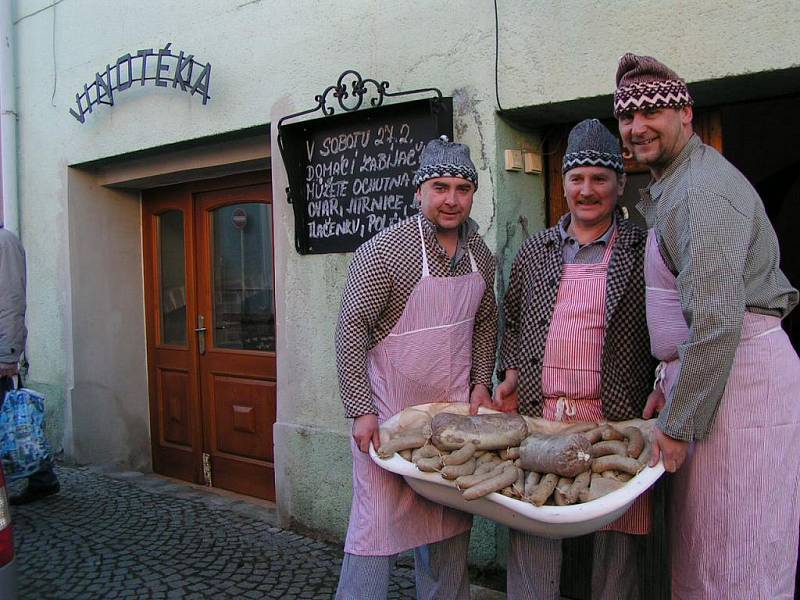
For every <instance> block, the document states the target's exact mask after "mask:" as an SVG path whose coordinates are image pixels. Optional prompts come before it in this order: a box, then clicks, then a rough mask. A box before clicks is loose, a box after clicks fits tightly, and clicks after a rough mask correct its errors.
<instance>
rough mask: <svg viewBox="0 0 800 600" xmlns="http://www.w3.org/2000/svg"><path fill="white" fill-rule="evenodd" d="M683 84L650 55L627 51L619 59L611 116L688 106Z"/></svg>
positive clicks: (688, 99) (688, 96)
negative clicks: (649, 109) (644, 110)
mask: <svg viewBox="0 0 800 600" xmlns="http://www.w3.org/2000/svg"><path fill="white" fill-rule="evenodd" d="M692 104H694V100H692V97H691V96H690V95H689V90H688V88H687V87H686V82H684V81H683V79H681V78H680V77H678V74H677V73H675V71H673V70H672V69H670V68H669V67H668V66H666V65H665V64H663V63H661V62H659V61H657V60H656V59H655V58H653V57H652V56H639V55H637V54H631V53H630V52H628V53H627V54H625V55H624V56H622V58H620V59H619V66H618V67H617V90H616V91H615V92H614V116H619V114H620V113H624V112H630V111H635V110H642V109H644V108H651V107H654V108H680V107H681V106H691V105H692Z"/></svg>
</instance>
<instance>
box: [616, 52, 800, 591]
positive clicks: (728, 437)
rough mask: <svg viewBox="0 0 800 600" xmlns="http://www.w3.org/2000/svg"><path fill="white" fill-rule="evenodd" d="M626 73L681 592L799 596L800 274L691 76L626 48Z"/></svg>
mask: <svg viewBox="0 0 800 600" xmlns="http://www.w3.org/2000/svg"><path fill="white" fill-rule="evenodd" d="M616 83H617V89H616V92H615V94H614V114H615V115H616V116H617V119H618V121H619V130H620V133H621V135H622V141H623V143H624V144H625V145H626V146H627V147H628V148H629V149H630V150H631V152H632V153H633V156H634V158H635V159H636V160H637V161H638V162H640V163H643V164H645V165H647V166H648V167H649V168H650V173H651V175H652V179H651V181H650V184H649V185H648V186H647V187H646V188H645V189H643V190H641V196H642V200H641V202H640V203H639V205H638V206H637V208H639V210H640V211H641V212H642V214H644V216H645V218H646V219H647V222H648V224H649V225H650V226H651V227H652V229H651V230H650V233H649V235H648V241H647V251H646V258H645V280H646V282H647V319H648V326H649V329H650V337H651V341H652V350H653V354H654V355H655V356H656V358H658V359H659V360H660V361H661V364H660V366H659V370H658V373H659V380H658V383H657V387H656V391H655V392H653V394H651V396H650V398H649V399H648V402H647V406H646V407H645V411H644V416H645V417H646V418H649V417H650V416H652V415H653V414H655V413H656V412H658V427H657V430H656V435H657V440H656V441H657V446H658V449H660V456H661V459H662V460H663V461H664V466H665V467H666V469H667V470H668V471H670V472H674V473H675V476H674V478H673V484H674V485H673V494H672V502H671V506H670V516H671V519H670V520H671V526H670V527H671V533H670V539H671V544H672V548H671V550H672V593H673V597H675V598H693V599H695V598H732V597H737V598H778V597H781V598H789V597H792V590H793V588H794V572H795V571H794V569H795V561H796V558H797V542H798V528H797V523H798V521H799V520H800V396H798V394H800V361H798V357H797V354H796V353H795V351H794V350H793V348H792V346H791V344H790V342H789V339H788V337H787V336H786V334H785V333H784V332H783V330H782V329H781V326H780V320H781V318H783V317H784V316H786V315H787V314H788V313H789V312H790V311H791V310H792V309H793V308H794V307H795V305H796V304H797V302H798V294H797V290H795V289H793V288H792V287H791V285H789V282H788V281H787V279H786V277H785V276H784V274H783V273H782V272H781V271H780V269H779V267H778V262H779V257H778V242H777V238H776V236H775V232H774V230H773V229H772V226H771V225H770V222H769V220H768V218H767V215H766V212H765V210H764V205H763V203H762V202H761V199H760V198H759V197H758V195H757V193H756V192H755V190H754V189H753V187H752V186H751V185H750V183H749V182H748V181H747V180H746V179H745V177H744V176H743V175H742V174H741V173H740V172H739V171H738V170H737V169H736V168H735V167H734V166H733V165H731V164H730V163H729V162H728V161H727V160H725V159H724V158H723V157H722V156H721V155H720V154H719V153H718V152H717V151H716V150H714V149H713V148H711V147H709V146H707V145H705V144H703V142H702V141H701V140H700V138H699V137H698V136H697V135H695V134H694V133H693V130H692V117H693V112H692V104H693V100H692V97H691V95H690V93H689V91H688V89H687V87H686V84H685V82H684V81H683V80H682V79H681V78H680V77H678V75H677V74H676V73H675V72H674V71H672V70H671V69H669V68H668V67H667V66H665V65H664V64H662V63H661V62H659V61H658V60H656V59H654V58H652V57H649V56H638V55H635V54H626V55H625V56H623V57H622V58H621V59H620V61H619V67H618V69H617V77H616ZM658 454H659V453H656V456H655V457H654V461H655V460H658V457H659V456H658ZM775 482H782V483H781V484H776V483H775Z"/></svg>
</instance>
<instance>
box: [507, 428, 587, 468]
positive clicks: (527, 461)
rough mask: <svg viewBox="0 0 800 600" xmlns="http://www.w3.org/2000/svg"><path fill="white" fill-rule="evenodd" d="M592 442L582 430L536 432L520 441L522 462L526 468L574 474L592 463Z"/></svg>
mask: <svg viewBox="0 0 800 600" xmlns="http://www.w3.org/2000/svg"><path fill="white" fill-rule="evenodd" d="M591 451H592V446H591V444H590V443H589V440H588V439H587V438H586V436H584V435H583V434H582V433H571V434H568V435H551V434H545V433H533V434H531V435H529V436H528V437H527V438H525V441H524V442H522V444H521V445H520V463H521V465H522V468H523V469H525V470H527V471H537V472H539V473H555V474H556V475H559V476H561V477H575V476H576V475H578V474H579V473H583V472H584V471H588V470H589V467H590V466H591V464H592V455H591Z"/></svg>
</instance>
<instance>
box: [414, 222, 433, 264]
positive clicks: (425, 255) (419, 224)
mask: <svg viewBox="0 0 800 600" xmlns="http://www.w3.org/2000/svg"><path fill="white" fill-rule="evenodd" d="M417 227H418V228H419V240H420V244H421V245H422V276H423V277H428V276H429V275H430V274H431V271H430V269H429V268H428V253H427V252H426V251H425V236H424V235H423V234H422V213H420V215H419V218H418V219H417Z"/></svg>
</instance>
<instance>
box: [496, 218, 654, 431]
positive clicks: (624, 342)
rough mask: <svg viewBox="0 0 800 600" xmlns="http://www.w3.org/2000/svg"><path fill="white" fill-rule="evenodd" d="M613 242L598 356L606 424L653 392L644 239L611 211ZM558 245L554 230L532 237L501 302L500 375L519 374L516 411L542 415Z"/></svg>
mask: <svg viewBox="0 0 800 600" xmlns="http://www.w3.org/2000/svg"><path fill="white" fill-rule="evenodd" d="M617 229H618V231H617V241H616V243H615V244H614V248H613V250H612V252H611V259H610V262H609V265H608V278H607V280H606V332H605V338H604V341H603V356H602V358H601V381H602V384H601V385H602V391H601V400H602V402H603V415H604V416H605V417H606V418H607V419H609V420H612V421H620V420H625V419H633V418H638V417H641V414H642V409H643V408H644V404H645V401H646V400H647V395H648V394H649V392H650V390H652V387H653V370H654V368H655V365H656V361H655V360H654V359H653V357H652V356H651V355H650V337H649V335H648V333H647V316H646V314H645V298H644V250H645V243H646V241H647V234H646V233H645V232H644V231H643V230H642V229H641V228H639V227H637V226H636V225H634V224H633V223H631V222H630V221H627V220H625V219H623V218H622V216H621V215H620V214H617ZM563 245H564V240H563V239H562V237H561V233H560V231H559V227H558V226H555V227H551V228H550V229H545V230H543V231H540V232H539V233H536V234H534V235H533V236H531V237H530V238H528V240H527V241H526V242H525V243H524V244H523V245H522V248H521V249H520V251H519V252H518V253H517V256H516V258H515V259H514V264H513V266H512V268H511V279H510V281H509V287H508V291H507V292H506V296H505V299H504V301H503V311H504V316H505V332H504V334H503V340H502V343H501V345H500V360H499V371H498V375H499V376H500V377H501V378H502V377H503V376H504V372H505V370H506V369H512V368H513V369H517V370H518V371H519V387H518V394H519V402H520V405H519V412H520V413H521V414H523V415H531V416H538V417H540V416H542V406H543V400H544V398H543V394H542V361H543V359H544V350H545V345H546V343H547V334H548V331H549V329H550V321H551V319H552V317H553V310H554V308H555V304H556V296H557V295H558V287H559V285H560V282H561V273H562V268H563V264H564V259H563Z"/></svg>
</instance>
